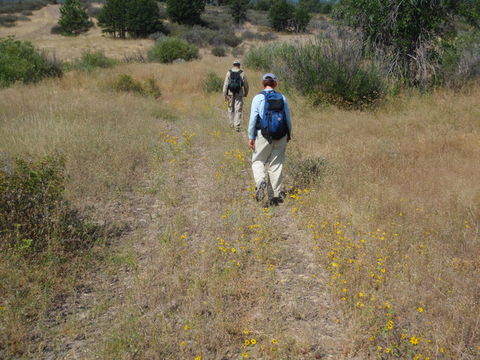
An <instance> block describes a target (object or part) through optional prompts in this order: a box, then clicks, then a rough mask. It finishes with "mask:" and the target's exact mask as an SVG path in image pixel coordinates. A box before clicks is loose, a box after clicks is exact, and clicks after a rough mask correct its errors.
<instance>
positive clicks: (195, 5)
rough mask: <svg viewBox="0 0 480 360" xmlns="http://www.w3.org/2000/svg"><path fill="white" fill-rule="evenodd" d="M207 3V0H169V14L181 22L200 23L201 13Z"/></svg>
mask: <svg viewBox="0 0 480 360" xmlns="http://www.w3.org/2000/svg"><path fill="white" fill-rule="evenodd" d="M205 3H206V1H205V0H167V15H168V17H169V18H170V19H171V20H172V21H175V22H177V23H180V24H188V25H193V24H198V23H201V22H202V20H201V19H200V15H201V14H202V12H203V11H204V10H205Z"/></svg>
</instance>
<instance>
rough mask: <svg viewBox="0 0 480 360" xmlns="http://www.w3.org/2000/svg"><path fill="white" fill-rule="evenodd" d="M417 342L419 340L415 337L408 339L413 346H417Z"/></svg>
mask: <svg viewBox="0 0 480 360" xmlns="http://www.w3.org/2000/svg"><path fill="white" fill-rule="evenodd" d="M419 340H420V339H419V338H416V337H415V336H412V337H411V338H410V343H411V344H413V345H417V344H418V341H419Z"/></svg>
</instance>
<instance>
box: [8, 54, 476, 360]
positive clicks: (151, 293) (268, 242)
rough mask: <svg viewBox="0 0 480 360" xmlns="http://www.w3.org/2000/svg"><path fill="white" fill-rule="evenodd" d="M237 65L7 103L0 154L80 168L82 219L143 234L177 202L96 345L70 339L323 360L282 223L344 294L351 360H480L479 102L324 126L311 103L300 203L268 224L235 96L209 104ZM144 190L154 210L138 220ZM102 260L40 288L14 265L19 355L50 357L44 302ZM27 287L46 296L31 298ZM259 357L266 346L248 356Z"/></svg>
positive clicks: (398, 107)
mask: <svg viewBox="0 0 480 360" xmlns="http://www.w3.org/2000/svg"><path fill="white" fill-rule="evenodd" d="M229 65H230V61H229V60H228V59H218V58H214V59H207V58H206V59H204V60H202V61H196V62H192V63H188V64H170V65H160V64H124V65H120V66H119V67H115V68H112V69H106V70H104V71H103V72H98V73H95V76H92V75H91V74H88V73H83V72H70V73H68V74H67V75H66V76H65V77H64V78H62V79H55V80H48V81H45V82H41V83H39V84H37V85H35V86H16V87H13V88H9V89H2V90H0V91H1V94H0V95H1V96H0V108H1V109H2V111H1V112H0V150H1V151H7V150H8V152H9V153H15V154H19V153H24V152H31V153H35V154H37V153H38V154H44V153H49V152H50V151H51V150H52V149H61V150H63V151H62V153H63V154H64V156H65V160H66V162H65V166H66V174H67V175H68V177H67V182H66V196H67V197H68V198H69V199H71V201H72V203H73V204H75V205H76V206H78V207H80V208H84V207H86V206H88V205H92V204H94V205H95V206H96V211H95V214H96V216H98V218H99V219H109V218H111V217H114V215H117V216H122V213H123V214H126V215H124V216H125V218H126V219H125V221H128V218H130V216H131V214H133V213H135V211H136V210H137V208H146V207H147V206H146V205H145V204H148V201H149V200H148V199H149V198H148V197H146V196H145V195H146V194H153V195H154V196H153V197H154V199H155V200H154V201H158V203H157V204H156V206H158V207H153V206H152V207H151V208H150V207H148V208H147V210H146V212H147V216H151V217H152V218H153V217H154V216H158V221H157V220H156V221H155V222H152V223H150V224H149V225H147V226H146V228H140V230H139V231H138V232H137V233H136V235H135V237H132V238H131V239H130V241H126V242H125V243H124V244H123V246H124V247H125V253H121V254H120V255H119V256H116V257H115V258H113V259H112V262H115V263H121V264H123V266H124V267H125V268H126V269H127V270H124V271H123V272H119V271H118V269H117V270H115V271H113V273H114V274H115V276H114V278H115V282H114V284H118V285H114V286H112V282H109V281H108V280H110V279H105V280H103V281H104V282H105V284H104V287H103V288H102V289H103V291H105V292H106V293H107V294H106V295H105V296H104V298H102V297H100V303H96V304H97V305H96V306H97V307H98V308H96V310H95V311H92V312H91V313H88V314H89V316H87V317H86V320H85V319H84V320H82V318H81V316H78V317H75V325H77V324H81V325H84V326H85V324H86V323H89V322H90V323H91V324H90V326H91V327H90V328H88V327H87V330H85V332H83V333H82V332H81V330H77V329H78V328H79V327H78V326H71V327H70V328H68V327H67V326H65V328H66V329H68V330H69V332H68V333H65V332H61V333H62V334H64V336H67V337H72V338H75V337H76V336H78V335H85V336H87V338H88V339H90V340H91V341H92V342H91V343H92V344H93V345H92V346H91V347H90V348H88V347H87V348H86V349H85V351H86V353H87V354H89V355H91V356H90V357H91V358H95V357H100V358H107V359H108V358H112V359H113V358H132V357H135V356H137V357H141V358H142V357H143V358H150V357H151V358H155V357H162V358H179V359H180V358H181V359H183V358H185V359H187V358H195V357H197V356H203V357H204V358H216V357H219V358H222V357H228V356H231V355H232V354H233V356H234V357H240V356H241V355H242V353H243V352H248V354H249V356H250V358H253V357H255V358H257V357H258V358H260V357H263V358H271V359H302V358H306V357H307V355H308V356H310V355H313V354H311V353H309V349H310V347H311V346H312V343H308V342H306V341H305V342H302V341H301V340H302V339H298V337H296V335H297V333H296V332H297V329H296V328H295V327H291V326H290V325H291V324H292V321H294V320H298V321H303V318H302V314H301V312H300V311H299V309H300V308H301V305H300V304H298V303H295V301H294V298H292V300H291V308H292V309H293V310H291V311H290V310H289V309H286V308H278V305H279V304H280V303H279V298H280V297H282V296H284V297H288V296H291V294H288V293H287V294H283V293H282V294H280V295H279V293H278V291H279V290H278V288H276V286H278V285H277V284H278V278H277V277H276V276H277V275H276V273H275V271H272V270H271V269H274V268H275V266H276V265H282V264H285V263H290V262H292V258H291V254H290V253H288V249H283V250H280V249H282V246H283V244H284V242H285V239H283V238H282V234H283V231H285V227H283V226H284V225H285V224H282V226H279V225H278V224H277V226H274V225H272V222H271V221H272V218H270V216H272V217H273V219H275V217H276V216H277V214H278V216H281V217H282V218H281V219H287V220H288V226H290V227H291V228H297V226H298V228H299V232H300V235H299V236H301V239H302V241H301V242H299V244H298V245H299V246H301V247H302V248H303V249H304V250H305V251H306V252H307V251H308V252H312V253H314V254H315V255H317V256H318V258H317V259H318V262H321V263H322V264H323V265H324V267H325V269H326V271H327V272H328V274H329V276H330V278H329V279H328V280H326V281H327V282H328V283H329V284H328V285H329V289H330V292H331V294H332V296H333V298H334V301H335V306H336V307H338V308H339V309H341V311H342V316H339V317H338V320H337V321H338V322H339V323H340V325H339V326H340V330H339V331H338V332H335V333H329V334H328V335H329V336H331V337H334V338H336V339H337V338H340V339H341V340H342V341H341V343H340V344H338V346H337V348H340V349H341V353H342V354H343V355H339V356H338V357H336V358H337V359H342V358H343V359H352V358H354V357H357V358H360V359H398V358H400V359H415V358H416V359H422V360H425V359H426V358H430V359H437V360H456V359H462V360H465V359H467V360H474V359H477V358H478V356H479V349H478V343H479V335H478V334H479V332H478V323H479V318H478V314H479V313H480V309H479V305H478V301H477V297H478V291H479V288H478V286H479V283H478V281H477V279H478V277H479V275H480V274H479V269H480V266H479V265H480V264H479V263H478V259H480V248H479V242H478V230H479V227H480V224H479V220H478V219H479V218H480V214H479V208H478V203H479V196H480V188H479V184H478V181H477V179H478V178H479V177H480V167H479V166H478V161H476V160H477V159H478V158H479V157H480V153H479V147H478V132H479V130H480V129H479V123H478V119H479V118H480V113H479V111H480V110H479V107H478V106H477V103H478V98H479V96H480V90H479V88H478V86H473V87H471V88H465V89H464V90H463V91H462V92H454V91H452V90H441V91H437V92H434V93H432V94H423V95H422V94H419V93H411V94H409V93H404V94H403V95H402V96H400V97H398V98H397V99H394V100H392V101H390V102H389V103H386V104H383V105H382V106H381V107H379V108H378V109H377V110H376V111H375V112H369V111H363V112H358V111H346V110H344V109H341V108H337V107H330V108H327V109H322V108H320V109H319V108H312V107H311V106H309V104H308V102H307V101H306V100H305V99H304V98H302V97H300V96H296V95H298V94H296V93H295V92H294V91H292V96H290V105H291V108H292V115H293V124H294V139H293V140H292V141H291V142H290V143H289V149H288V153H287V157H290V160H291V162H290V164H291V165H290V167H289V168H287V169H286V171H287V174H289V175H291V176H290V178H291V179H292V180H290V181H289V182H288V183H287V185H297V186H298V187H297V188H296V191H295V192H292V193H290V194H289V197H288V201H287V204H286V205H285V206H286V208H281V209H279V210H280V211H281V212H277V211H276V210H273V211H271V210H269V211H268V212H264V211H263V210H262V209H259V208H258V207H257V206H256V204H255V203H254V202H253V200H252V201H250V199H249V196H248V191H247V190H246V189H245V188H246V187H247V186H249V185H250V184H251V181H250V180H251V179H250V177H249V176H250V171H249V162H248V157H249V153H248V150H247V145H246V139H245V138H244V137H242V136H240V137H237V136H236V135H237V134H232V133H230V132H228V124H227V120H226V119H225V114H224V110H222V108H221V106H222V102H223V98H222V96H221V95H219V94H216V93H211V94H208V93H205V92H203V88H202V87H203V86H202V82H203V80H204V77H205V74H206V73H208V71H209V70H210V69H211V68H214V67H220V66H222V67H224V68H228V66H229ZM121 73H128V74H131V76H132V77H134V78H135V79H147V78H149V77H151V76H152V74H154V75H155V77H156V78H157V79H161V84H162V91H163V94H164V95H163V96H162V103H160V104H159V103H158V102H156V101H155V100H154V99H149V98H144V97H138V96H132V95H131V94H128V93H125V94H123V93H122V94H120V95H115V96H113V95H112V93H111V92H110V91H106V90H105V86H104V84H105V83H109V82H110V81H111V80H112V79H115V78H116V77H117V76H118V75H119V74H121ZM248 74H249V78H250V82H251V85H250V86H251V87H252V91H254V89H256V88H258V89H259V90H260V81H257V80H255V79H259V78H260V74H259V72H254V71H250V72H249V73H248ZM294 95H295V96H294ZM248 107H249V104H246V109H245V112H246V113H248ZM192 109H194V110H192ZM172 114H173V115H172ZM183 131H185V133H184V134H183V135H182V132H183ZM192 133H195V134H196V135H194V136H193V135H192ZM145 179H147V181H144V180H145ZM139 188H140V189H142V191H140V194H142V196H143V197H142V196H141V197H140V199H139V200H138V201H139V204H141V205H139V206H138V207H134V208H133V209H131V208H129V207H126V208H125V207H123V206H126V205H125V204H126V203H128V202H129V201H130V200H131V197H135V196H138V193H139V192H138V191H135V190H136V189H139ZM154 209H157V210H156V212H155V210H154ZM139 211H140V210H139ZM262 214H263V215H262ZM288 214H291V216H289V215H288ZM250 226H251V227H250ZM217 237H218V238H219V239H217ZM257 238H258V239H259V240H256V239H257ZM222 240H223V241H222ZM231 248H235V252H233V251H232V250H231ZM224 249H225V250H226V251H224ZM279 252H282V253H281V254H279ZM282 254H283V255H282ZM2 256H3V254H2ZM3 259H4V258H2V260H3ZM83 260H84V259H77V260H75V261H72V262H71V263H69V264H68V267H67V265H65V267H63V268H61V269H59V268H55V269H56V270H55V272H52V271H51V268H50V267H41V268H35V270H34V273H35V276H34V277H33V276H32V274H31V271H32V268H27V267H26V266H21V267H19V266H18V262H17V261H3V262H2V263H1V265H0V273H1V275H2V278H4V279H7V281H5V282H3V283H2V285H0V286H3V287H2V290H4V289H6V291H3V292H2V293H3V294H7V296H8V301H7V302H6V303H7V304H8V305H7V306H4V303H2V304H0V306H1V307H0V316H1V319H2V322H3V324H5V325H3V328H6V329H7V331H4V332H2V333H1V336H3V337H2V344H7V345H6V346H7V347H6V348H7V349H8V350H7V351H9V353H7V354H9V355H10V354H14V355H12V356H17V357H18V356H19V355H18V354H19V353H20V350H19V349H21V350H23V351H31V353H33V354H36V353H35V351H37V350H36V349H41V348H42V347H41V346H39V343H38V341H40V342H41V340H38V339H39V338H40V339H44V340H43V341H44V344H46V343H47V342H48V341H46V340H45V339H47V340H49V338H48V336H49V335H48V334H49V333H50V340H51V338H52V336H51V334H52V330H51V328H49V327H48V326H44V327H41V326H42V325H43V324H51V323H49V322H48V321H49V319H48V316H46V315H44V314H47V313H48V312H47V311H46V310H48V309H51V305H52V302H51V301H47V300H44V299H45V298H48V299H51V296H53V295H60V294H67V293H69V292H68V290H70V293H71V289H72V288H73V287H74V286H75V284H78V280H74V279H72V277H67V278H65V274H67V275H69V274H72V272H76V273H78V272H79V273H82V272H87V271H91V269H90V270H88V269H86V268H85V266H84V265H82V264H83V263H82V261H83ZM54 261H56V259H55V258H51V259H49V260H48V262H46V266H47V265H49V264H51V263H53V262H54ZM237 261H238V262H239V263H240V264H241V266H240V267H239V266H238V265H237ZM292 266H298V267H301V266H303V263H302V260H299V262H298V263H297V262H293V265H292ZM47 269H50V272H49V271H47ZM67 270H69V271H67ZM29 271H30V272H29ZM306 271H309V270H306ZM39 274H41V275H42V276H40V275H39ZM119 274H120V275H119ZM372 274H373V275H372ZM316 275H318V274H311V276H312V277H313V276H316ZM32 279H33V280H32ZM39 279H40V280H39ZM4 284H9V285H8V287H5V285H4ZM52 284H53V285H55V286H53V285H52ZM289 285H291V284H289ZM62 286H63V287H62ZM25 288H29V289H32V291H31V292H29V296H23V297H20V296H16V295H15V294H19V292H18V291H17V290H18V289H22V290H23V289H25ZM112 288H114V290H112ZM119 288H121V289H123V290H118V289H119ZM51 289H55V290H54V291H53V290H51ZM344 289H345V290H344ZM109 291H113V293H110V292H109ZM115 291H120V292H115ZM22 293H25V292H22ZM45 294H48V297H47V296H45ZM112 294H113V295H112ZM314 295H316V294H314ZM35 299H37V301H36V302H35V301H34V300H35ZM38 299H42V301H38ZM12 304H14V306H13V305H12ZM32 304H33V305H32ZM102 309H103V310H102ZM20 313H23V314H27V315H28V316H27V317H26V318H20V317H19V314H20ZM287 316H289V317H287ZM31 319H34V320H35V322H36V323H37V324H40V325H39V326H40V327H39V328H37V330H36V331H35V333H34V334H35V335H36V336H38V337H37V340H36V341H37V343H33V340H32V338H31V337H28V334H31V333H32V332H31V329H32V322H31V321H30V320H31ZM92 319H93V320H92ZM292 319H293V320H292ZM307 320H308V319H307ZM29 321H30V322H29ZM332 322H334V320H332ZM65 328H63V329H65ZM89 330H91V331H89ZM244 331H247V332H248V334H247V333H245V332H244ZM65 334H66V335H65ZM100 335H101V336H100ZM315 335H318V334H315ZM64 336H62V337H56V338H58V339H64ZM100 338H101V340H100V341H99V340H98V339H100ZM252 338H254V339H255V340H256V341H258V344H257V345H256V346H252V345H251V343H250V344H249V345H248V346H247V345H245V340H249V341H250V340H251V339H252ZM273 340H275V342H274V343H275V344H277V343H278V346H275V347H274V346H273V345H274V344H273ZM58 341H63V340H58ZM49 343H50V344H51V343H52V342H51V341H50V342H49ZM244 345H245V346H244ZM262 345H264V346H262ZM271 348H274V351H272V350H271ZM339 352H340V351H339ZM306 353H307V355H306ZM27 354H28V353H27ZM40 354H41V355H40V356H37V357H42V356H43V355H44V353H41V352H40ZM25 356H28V355H25ZM312 357H313V356H312Z"/></svg>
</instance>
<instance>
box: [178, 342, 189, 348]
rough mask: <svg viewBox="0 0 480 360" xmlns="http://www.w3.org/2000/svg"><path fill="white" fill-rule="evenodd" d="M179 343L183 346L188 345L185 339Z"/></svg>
mask: <svg viewBox="0 0 480 360" xmlns="http://www.w3.org/2000/svg"><path fill="white" fill-rule="evenodd" d="M178 345H180V346H181V347H182V346H185V345H187V343H186V342H185V341H180V344H178Z"/></svg>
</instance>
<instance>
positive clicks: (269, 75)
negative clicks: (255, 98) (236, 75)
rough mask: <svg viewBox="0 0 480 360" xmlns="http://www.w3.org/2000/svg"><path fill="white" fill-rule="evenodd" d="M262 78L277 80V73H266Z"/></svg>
mask: <svg viewBox="0 0 480 360" xmlns="http://www.w3.org/2000/svg"><path fill="white" fill-rule="evenodd" d="M262 80H273V81H277V77H276V76H275V74H272V73H266V74H264V75H263V76H262Z"/></svg>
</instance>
